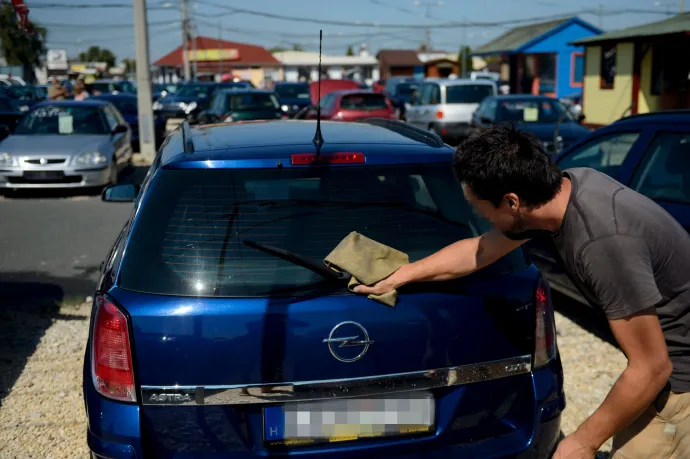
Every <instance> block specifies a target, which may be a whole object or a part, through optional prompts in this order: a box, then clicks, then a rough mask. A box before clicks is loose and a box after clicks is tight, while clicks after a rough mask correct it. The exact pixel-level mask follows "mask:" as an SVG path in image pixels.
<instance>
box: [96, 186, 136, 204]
mask: <svg viewBox="0 0 690 459" xmlns="http://www.w3.org/2000/svg"><path fill="white" fill-rule="evenodd" d="M138 194H139V186H138V185H133V184H131V183H127V184H121V185H108V186H107V187H105V189H104V190H103V193H102V194H101V199H102V200H103V201H105V202H134V200H135V199H136V198H137V195H138Z"/></svg>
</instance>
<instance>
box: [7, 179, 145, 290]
mask: <svg viewBox="0 0 690 459" xmlns="http://www.w3.org/2000/svg"><path fill="white" fill-rule="evenodd" d="M142 169H143V168H142ZM144 173H145V169H143V170H139V169H134V170H131V171H129V172H128V173H126V174H125V176H124V181H138V180H140V178H141V177H143V175H144ZM131 210H132V204H120V203H105V202H102V201H101V200H100V197H99V196H93V195H91V196H89V195H80V194H79V193H78V192H77V193H64V192H48V193H44V192H41V193H36V192H33V193H30V194H26V193H22V194H16V195H15V194H11V195H9V196H3V197H0V299H2V298H5V299H6V298H12V299H15V300H17V299H21V298H22V297H24V298H27V297H29V298H34V299H47V298H50V299H51V300H58V301H60V300H63V299H74V298H81V299H83V298H84V297H86V296H88V295H93V292H94V290H95V287H96V282H97V281H98V277H99V266H100V263H101V261H103V259H104V258H105V256H106V255H107V253H108V250H109V249H110V248H111V246H112V244H113V243H114V242H115V238H116V237H117V235H118V234H119V232H120V230H121V229H122V226H123V225H124V223H125V222H126V221H127V218H128V217H129V214H130V212H131Z"/></svg>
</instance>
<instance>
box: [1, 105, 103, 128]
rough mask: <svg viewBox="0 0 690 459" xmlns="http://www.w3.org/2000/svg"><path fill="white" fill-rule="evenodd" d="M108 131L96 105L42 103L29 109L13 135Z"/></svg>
mask: <svg viewBox="0 0 690 459" xmlns="http://www.w3.org/2000/svg"><path fill="white" fill-rule="evenodd" d="M108 132H109V130H108V128H107V127H106V124H105V120H104V119H103V116H102V115H101V110H100V108H98V107H77V106H55V105H44V106H41V107H38V108H35V109H33V110H31V111H30V112H29V113H27V114H26V116H24V118H22V120H21V121H20V122H19V124H18V125H17V128H16V129H15V130H14V134H15V135H79V134H91V135H101V134H107V133H108Z"/></svg>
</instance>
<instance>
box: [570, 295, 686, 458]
mask: <svg viewBox="0 0 690 459" xmlns="http://www.w3.org/2000/svg"><path fill="white" fill-rule="evenodd" d="M609 324H610V326H611V330H612V331H613V334H614V336H615V338H616V341H618V344H619V345H620V347H621V349H622V350H623V352H624V353H625V355H626V356H627V357H628V366H627V368H626V369H625V371H623V373H622V374H621V375H620V377H619V378H618V381H616V383H615V384H614V385H613V388H612V389H611V391H610V392H609V394H608V396H607V397H606V399H605V400H604V402H603V403H602V404H601V406H600V407H599V408H598V409H597V410H596V411H595V412H594V413H593V414H592V416H590V418H589V419H587V420H586V421H585V422H584V423H583V424H582V425H581V426H580V427H579V428H578V429H577V431H576V432H575V433H574V434H573V436H574V437H575V439H577V441H578V442H579V443H580V444H582V445H584V446H587V447H588V448H590V449H591V450H592V451H597V450H598V449H599V447H601V445H602V444H604V442H605V441H606V440H608V439H609V438H610V437H612V436H613V435H615V434H616V433H618V432H620V431H621V430H622V429H624V428H625V427H627V426H628V425H629V424H631V423H632V422H633V421H634V420H635V419H637V418H638V417H639V416H640V415H641V414H642V413H643V412H644V410H645V409H646V408H647V407H649V405H651V404H652V402H653V401H654V399H655V398H656V396H657V395H658V394H659V392H661V390H662V389H663V388H664V386H665V385H666V383H667V382H668V378H669V377H670V375H671V370H672V364H671V361H670V359H669V357H668V350H667V349H666V341H665V340H664V335H663V333H662V331H661V325H660V324H659V319H658V317H657V315H656V311H655V310H654V308H649V309H647V310H644V311H642V312H640V313H638V314H635V315H632V316H630V317H626V318H623V319H616V320H610V321H609Z"/></svg>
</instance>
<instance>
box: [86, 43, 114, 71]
mask: <svg viewBox="0 0 690 459" xmlns="http://www.w3.org/2000/svg"><path fill="white" fill-rule="evenodd" d="M79 60H80V61H81V62H105V63H106V64H108V67H113V66H114V65H115V61H116V60H117V58H116V57H115V54H113V52H112V51H110V50H109V49H106V48H102V49H101V47H100V46H90V47H89V49H87V50H86V52H82V53H79Z"/></svg>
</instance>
